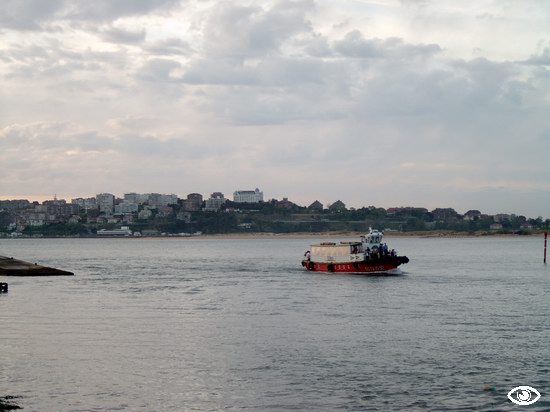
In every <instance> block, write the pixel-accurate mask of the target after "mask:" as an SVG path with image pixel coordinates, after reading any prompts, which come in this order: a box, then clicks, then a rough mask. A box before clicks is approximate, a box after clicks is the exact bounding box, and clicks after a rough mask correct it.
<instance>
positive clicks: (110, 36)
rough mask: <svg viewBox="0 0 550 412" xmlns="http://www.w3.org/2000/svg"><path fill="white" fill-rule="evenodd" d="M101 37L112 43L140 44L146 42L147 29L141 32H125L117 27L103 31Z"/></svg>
mask: <svg viewBox="0 0 550 412" xmlns="http://www.w3.org/2000/svg"><path fill="white" fill-rule="evenodd" d="M99 34H100V37H101V38H102V39H103V40H105V41H107V42H110V43H122V44H140V43H142V42H143V41H144V40H145V35H146V31H145V29H142V30H139V31H132V30H124V29H120V28H116V27H110V28H108V29H104V30H101V31H100V32H99Z"/></svg>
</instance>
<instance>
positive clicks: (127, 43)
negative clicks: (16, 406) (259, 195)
mask: <svg viewBox="0 0 550 412" xmlns="http://www.w3.org/2000/svg"><path fill="white" fill-rule="evenodd" d="M2 9H3V10H2V13H1V14H0V78H1V87H0V198H3V199H15V198H27V199H29V200H43V199H51V198H53V196H54V195H55V194H56V195H57V196H58V197H64V198H67V199H70V198H74V197H80V196H84V197H88V196H94V195H95V194H97V193H102V192H109V193H114V194H116V195H118V196H122V194H123V193H128V192H139V193H149V192H157V193H166V194H171V193H174V194H177V195H179V196H185V195H187V194H188V193H191V192H199V193H202V194H203V195H204V196H205V197H207V196H208V195H209V194H210V193H212V192H218V191H219V192H223V193H224V194H225V195H226V197H229V198H232V193H233V192H234V191H235V190H253V189H255V188H260V190H262V191H263V192H264V196H265V198H266V199H270V198H276V199H281V198H283V197H287V198H289V200H291V201H294V202H296V203H298V204H301V205H309V204H310V203H312V202H313V201H315V200H319V201H320V202H321V203H323V204H325V205H328V204H330V203H332V202H334V201H336V200H338V199H339V200H342V201H343V202H344V203H345V204H346V205H347V206H348V207H361V206H368V205H374V206H377V207H385V208H388V207H399V206H415V207H426V208H428V209H430V210H431V209H433V208H436V207H452V208H454V209H455V210H457V211H458V212H460V213H464V212H466V211H467V210H470V209H478V210H480V211H482V212H483V213H489V214H495V213H515V214H519V215H525V216H527V217H538V216H542V217H544V218H549V217H550V1H548V0H523V1H521V2H520V1H515V0H461V1H460V2H457V1H455V0H437V1H432V0H374V1H369V0H339V1H337V2H335V1H328V0H274V1H241V0H233V1H209V0H117V1H111V0H94V1H89V0H4V1H3V3H2Z"/></svg>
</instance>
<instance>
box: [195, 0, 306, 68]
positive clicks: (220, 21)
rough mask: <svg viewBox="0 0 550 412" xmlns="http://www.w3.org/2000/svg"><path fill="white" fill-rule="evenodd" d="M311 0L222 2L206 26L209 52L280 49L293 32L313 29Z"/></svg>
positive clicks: (223, 53)
mask: <svg viewBox="0 0 550 412" xmlns="http://www.w3.org/2000/svg"><path fill="white" fill-rule="evenodd" d="M311 7H313V3H312V2H310V1H278V2H276V3H275V5H274V6H273V7H272V8H270V9H264V8H262V7H258V6H239V5H235V4H232V3H220V5H219V6H217V7H216V9H215V10H214V12H213V14H212V17H211V19H209V21H208V25H207V29H206V35H205V37H206V50H207V53H209V54H213V55H216V56H226V57H241V58H246V57H253V56H263V55H266V54H269V53H274V52H278V51H279V49H280V47H281V46H282V45H283V44H284V42H285V41H287V40H288V39H289V38H291V37H292V36H294V35H296V34H297V33H301V32H309V31H311V24H310V23H309V21H308V20H307V19H306V13H307V11H308V10H309V9H311Z"/></svg>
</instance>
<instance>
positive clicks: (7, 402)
mask: <svg viewBox="0 0 550 412" xmlns="http://www.w3.org/2000/svg"><path fill="white" fill-rule="evenodd" d="M17 398H18V397H17V396H0V412H4V411H13V410H16V409H23V408H21V406H19V405H16V404H15V403H13V400H14V399H17Z"/></svg>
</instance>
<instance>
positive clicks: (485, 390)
mask: <svg viewBox="0 0 550 412" xmlns="http://www.w3.org/2000/svg"><path fill="white" fill-rule="evenodd" d="M318 240H319V239H316V238H314V237H312V238H310V239H309V238H308V239H304V238H299V239H298V238H292V239H288V238H282V237H273V238H267V239H231V238H206V237H205V238H201V237H195V238H156V239H155V238H151V239H9V240H7V239H6V240H1V241H0V255H4V256H13V257H15V258H18V259H22V260H27V261H31V262H38V263H40V264H43V265H49V266H54V267H57V268H60V269H64V270H70V271H72V272H74V273H75V276H74V277H43V278H39V277H38V278H15V277H0V281H3V282H8V283H9V288H10V289H9V293H7V294H2V295H0V398H2V397H5V396H14V397H15V398H14V399H13V402H15V403H17V404H18V405H19V406H21V407H23V408H24V409H23V410H25V411H126V410H128V411H219V410H228V411H240V410H250V411H286V410H303V411H313V410H315V411H335V410H344V411H361V410H368V411H403V410H407V411H443V410H453V411H454V410H463V411H467V410H480V411H494V410H499V411H500V410H503V411H512V410H519V409H518V408H522V407H521V406H517V405H514V404H513V403H512V402H510V400H509V399H508V397H507V393H508V392H509V391H510V390H511V389H512V388H514V387H517V386H520V385H529V386H531V387H534V388H536V389H537V390H538V391H539V392H540V393H541V398H540V400H539V401H538V402H537V403H535V404H533V405H531V406H529V407H523V408H526V409H525V410H532V411H543V410H550V269H549V268H548V267H547V266H545V265H544V264H543V262H542V260H543V259H542V252H543V241H542V238H541V237H482V238H414V237H395V238H386V239H385V240H386V241H387V242H388V245H389V246H390V248H396V249H397V250H398V251H399V253H400V254H403V255H407V256H408V257H409V258H410V263H408V264H407V265H404V266H402V269H403V272H404V273H403V274H402V275H399V276H385V277H384V276H365V275H343V274H339V275H336V274H322V273H311V272H307V271H305V270H303V268H302V267H301V265H300V261H301V258H302V256H303V253H304V252H305V251H306V250H307V249H309V245H310V244H311V243H315V242H316V241H318ZM334 240H351V239H334Z"/></svg>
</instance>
